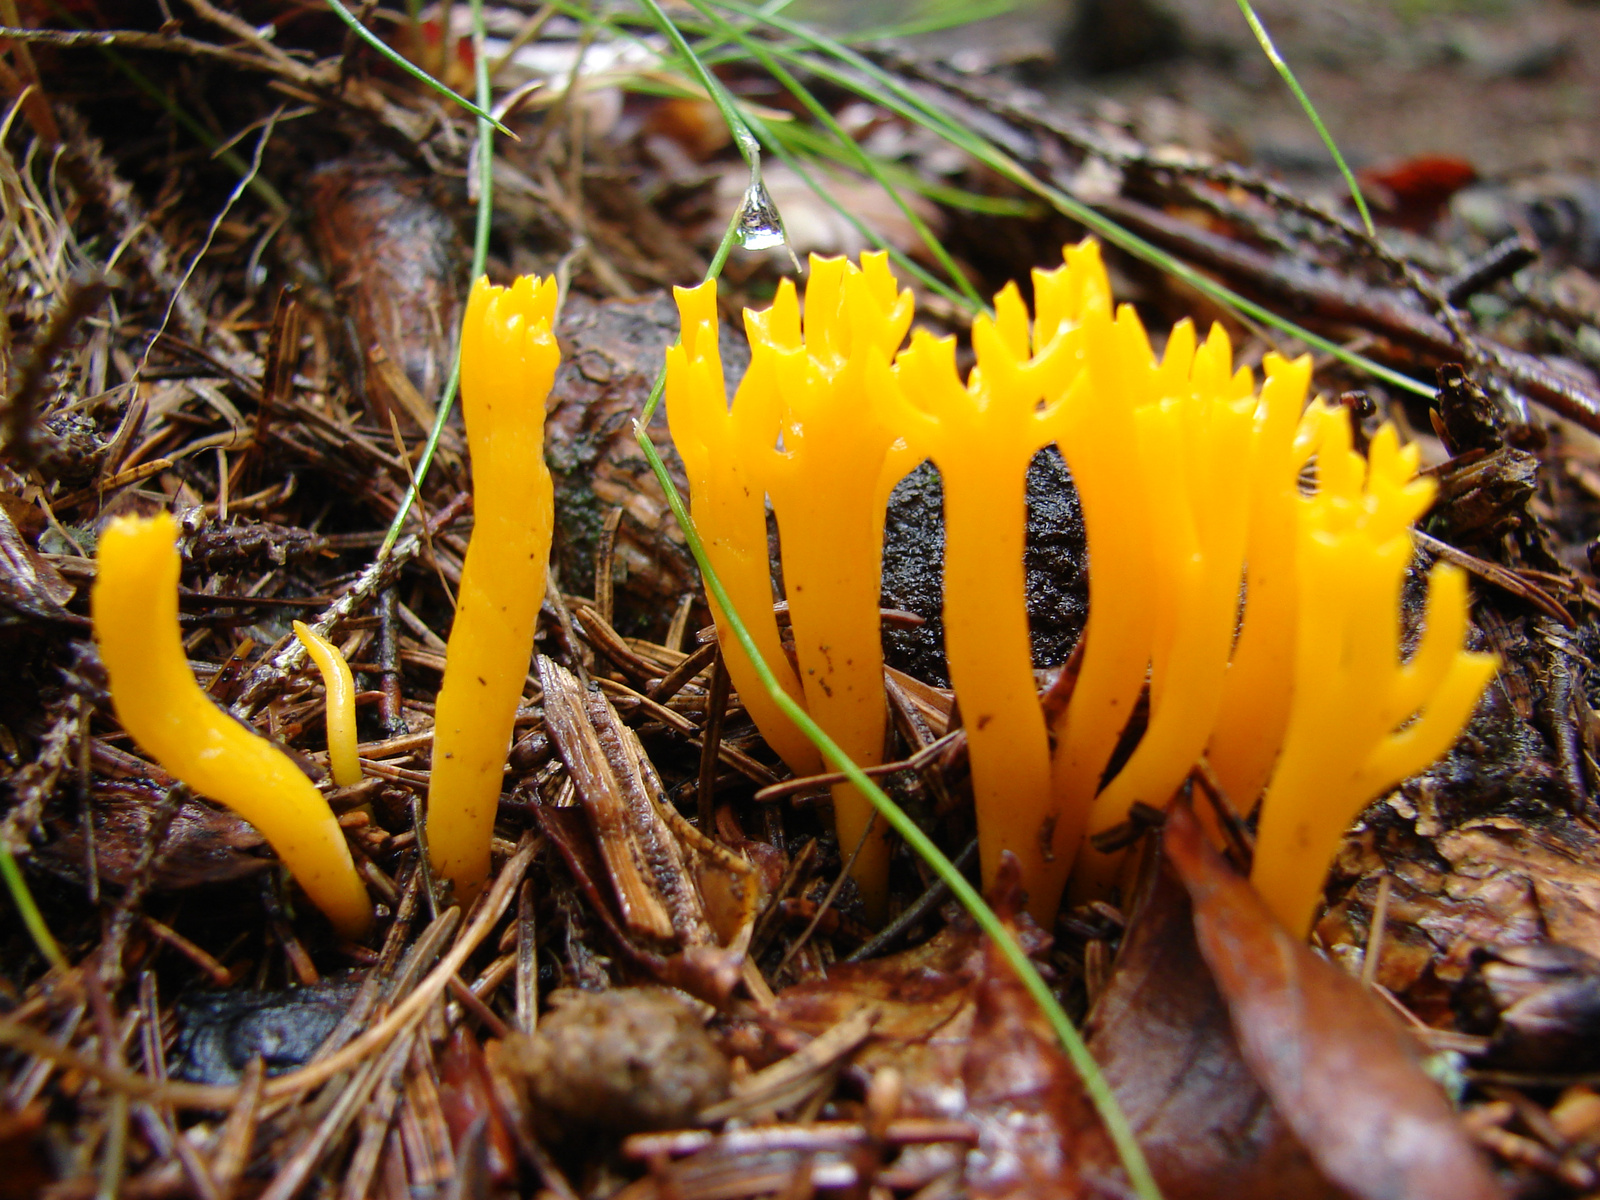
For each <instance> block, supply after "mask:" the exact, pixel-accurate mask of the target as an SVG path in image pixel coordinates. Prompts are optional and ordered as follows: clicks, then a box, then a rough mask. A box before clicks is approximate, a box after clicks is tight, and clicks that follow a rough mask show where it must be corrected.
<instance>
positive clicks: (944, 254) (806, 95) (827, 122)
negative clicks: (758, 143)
mask: <svg viewBox="0 0 1600 1200" xmlns="http://www.w3.org/2000/svg"><path fill="white" fill-rule="evenodd" d="M646 2H647V3H654V2H655V0H646ZM689 3H690V4H692V5H693V6H694V8H695V9H696V10H697V11H699V12H700V13H701V15H702V16H704V17H705V18H706V19H707V20H709V21H713V22H715V23H716V24H717V25H718V27H719V32H722V33H723V34H724V35H726V36H728V37H730V38H732V39H733V40H734V41H735V42H737V43H738V45H739V46H740V47H741V48H742V49H744V50H745V51H747V52H748V53H749V54H751V55H752V56H754V57H755V59H756V61H757V62H759V63H760V64H761V66H762V67H763V68H764V69H765V70H766V71H767V72H768V73H769V74H770V75H771V76H772V77H773V78H774V79H776V80H777V81H778V82H779V83H780V84H781V85H782V86H783V87H784V88H785V89H786V90H787V91H788V92H789V94H790V95H792V96H794V97H795V99H797V100H799V101H800V103H801V104H802V105H804V106H805V109H806V111H807V112H809V113H810V114H811V115H812V117H813V118H814V119H815V120H816V121H817V123H818V124H820V125H821V126H822V127H823V128H824V129H826V130H827V131H828V132H829V133H830V134H832V135H833V137H834V139H835V141H836V143H837V145H838V147H839V148H840V149H841V150H843V151H844V153H845V155H846V156H847V157H849V158H851V159H853V160H854V163H855V166H856V167H857V168H858V169H860V170H861V171H863V172H865V173H866V174H867V175H869V176H870V177H871V178H872V180H873V182H874V183H876V184H877V185H878V186H879V187H881V188H882V189H883V190H884V193H885V194H886V195H887V196H888V197H889V199H890V200H891V201H892V202H893V203H894V205H895V207H896V208H898V209H899V210H900V214H901V215H902V216H903V217H905V219H906V220H907V221H908V222H910V224H911V228H912V229H913V230H915V232H916V234H917V236H918V237H919V238H920V239H921V240H922V244H923V245H924V246H926V247H927V248H928V252H929V253H930V254H932V255H933V256H934V258H935V259H936V260H937V261H938V263H939V266H940V267H942V268H943V269H944V272H945V274H946V275H948V276H949V277H950V279H951V281H952V282H953V283H954V284H955V285H956V287H957V288H959V289H960V290H961V292H962V293H963V294H964V295H965V296H966V298H967V300H968V302H970V303H971V304H972V305H974V306H976V307H979V308H981V307H983V303H984V300H983V297H982V296H980V295H979V294H978V290H977V289H976V288H975V287H973V286H972V281H971V280H970V279H968V278H967V277H966V274H965V273H964V272H963V271H962V270H961V269H960V268H959V267H957V266H956V264H955V260H954V259H952V258H951V257H950V253H949V251H947V250H946V249H945V247H944V243H943V242H941V241H940V240H939V239H938V238H937V237H936V236H934V233H933V231H932V230H931V229H929V228H928V225H927V222H925V221H924V220H923V219H922V217H921V216H920V215H919V214H918V213H917V211H916V210H915V209H913V208H912V207H911V205H910V204H909V203H907V201H906V198H905V197H904V196H903V195H902V194H901V193H900V189H899V188H898V187H896V186H895V185H894V183H893V182H891V181H890V179H889V178H888V176H887V175H886V174H885V172H884V170H883V167H882V164H881V163H879V162H878V161H877V160H876V159H874V158H873V157H872V156H871V155H870V154H868V153H867V152H866V151H864V150H862V149H861V147H860V146H859V145H857V144H856V141H855V139H854V138H852V137H851V136H850V135H849V134H847V133H845V131H844V130H843V129H842V128H841V127H840V125H839V122H838V121H836V120H834V117H833V114H832V113H831V112H829V111H828V109H827V107H826V106H825V105H823V104H822V102H821V101H819V100H818V99H817V98H816V97H815V96H814V95H812V94H811V91H810V89H809V88H807V87H806V86H805V85H804V84H802V83H801V82H800V81H799V80H798V79H796V78H795V77H794V75H792V74H791V73H790V72H789V71H788V69H787V68H786V67H784V65H783V64H782V63H781V62H779V61H778V59H777V58H776V57H775V56H774V55H773V54H772V53H771V52H769V51H768V50H767V49H766V47H764V46H763V45H762V44H761V42H760V41H759V40H757V39H755V38H752V37H750V36H749V35H748V34H746V33H745V32H744V31H742V30H740V29H738V28H736V27H735V26H734V25H732V24H731V23H730V22H728V21H727V20H726V19H725V18H723V17H722V16H720V15H719V14H717V13H716V12H714V11H713V10H712V9H711V6H710V5H709V4H708V3H706V0H689Z"/></svg>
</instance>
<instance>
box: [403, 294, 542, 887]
mask: <svg viewBox="0 0 1600 1200" xmlns="http://www.w3.org/2000/svg"><path fill="white" fill-rule="evenodd" d="M555 307H556V282H555V280H554V279H553V278H550V279H543V280H541V279H538V278H536V277H534V276H531V275H525V276H523V277H521V278H520V279H518V280H516V282H515V283H513V284H512V285H511V286H510V287H496V286H494V285H492V284H491V283H490V282H489V281H488V280H487V279H479V280H478V281H477V282H476V283H474V284H473V285H472V292H471V294H470V296H469V297H468V298H467V311H466V316H465V319H464V323H463V325H462V331H461V409H462V415H463V417H464V418H465V420H466V426H467V446H468V449H469V451H470V452H471V456H472V503H473V529H472V540H471V541H470V542H469V543H468V545H467V555H466V559H465V561H464V563H463V565H462V569H461V589H460V596H459V599H458V601H457V605H456V617H455V623H454V625H452V626H451V629H450V639H449V643H448V645H447V646H446V653H445V669H444V682H443V683H442V684H441V686H440V688H439V695H438V698H437V700H436V702H435V707H434V734H433V767H432V771H431V772H430V775H429V781H428V821H427V834H428V854H429V858H430V861H431V862H432V865H433V868H434V870H435V871H436V872H437V873H438V874H439V875H440V876H441V877H443V878H445V879H448V880H450V881H451V882H452V883H453V884H454V885H455V890H456V898H457V900H458V901H459V902H461V903H463V904H465V903H469V902H470V901H471V900H472V899H473V898H474V897H476V895H477V894H478V892H479V890H480V889H481V888H482V887H483V884H484V881H485V880H487V879H488V877H489V847H490V842H491V840H492V839H493V835H494V819H495V814H496V811H497V810H498V807H499V801H500V787H501V782H502V776H503V775H504V772H505V765H506V756H507V754H508V753H509V752H510V748H511V731H512V727H513V725H514V724H515V721H516V715H517V706H518V704H519V703H520V701H521V697H522V691H523V688H524V686H525V685H526V681H527V677H528V667H529V663H530V662H531V660H532V657H533V634H534V626H535V624H536V623H537V621H538V617H539V606H540V605H541V604H542V603H543V602H544V589H545V573H546V568H547V566H548V564H549V561H550V538H551V531H552V529H553V526H554V521H555V502H554V487H553V484H552V482H551V479H550V471H549V468H547V467H546V466H545V461H544V403H545V397H546V396H548V395H549V393H550V386H551V384H552V382H553V381H554V379H555V372H556V366H557V364H558V363H559V362H560V358H561V354H560V351H559V349H558V348H557V346H556V340H555V335H554V333H553V332H552V326H553V323H554V320H555Z"/></svg>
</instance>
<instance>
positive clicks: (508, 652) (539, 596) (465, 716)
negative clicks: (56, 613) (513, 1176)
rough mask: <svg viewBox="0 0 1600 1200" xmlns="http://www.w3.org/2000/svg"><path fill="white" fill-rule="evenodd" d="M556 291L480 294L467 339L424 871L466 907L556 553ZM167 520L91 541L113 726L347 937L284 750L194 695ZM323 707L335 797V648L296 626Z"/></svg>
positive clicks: (338, 890) (482, 873)
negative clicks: (263, 850) (227, 814)
mask: <svg viewBox="0 0 1600 1200" xmlns="http://www.w3.org/2000/svg"><path fill="white" fill-rule="evenodd" d="M555 302H556V287H555V281H554V280H543V281H541V280H538V279H535V278H532V277H524V278H521V279H519V280H517V281H516V282H515V283H514V284H513V285H512V286H511V287H509V288H501V287H495V286H492V285H491V284H490V283H489V282H488V281H487V280H483V279H480V280H479V281H478V282H477V283H476V284H475V285H474V286H473V289H472V294H471V296H470V298H469V300H468V304H467V316H466V323H465V326H464V328H463V331H462V349H461V398H462V408H463V410H464V413H465V419H466V425H467V441H468V447H469V449H470V451H471V455H472V474H473V494H474V504H475V512H476V521H475V525H474V531H473V537H472V540H471V542H470V544H469V546H468V549H467V557H466V562H465V564H464V566H463V569H462V574H461V594H460V597H459V601H458V607H457V612H456V620H455V624H454V625H453V626H452V627H451V632H450V642H449V647H448V655H447V663H446V668H445V676H444V683H443V685H442V687H441V688H440V692H439V696H438V701H437V704H436V705H435V733H434V750H433V771H432V774H431V777H430V786H429V792H428V822H427V835H428V843H429V855H430V859H431V862H432V865H433V867H434V869H435V871H436V872H437V873H438V874H439V875H440V876H441V877H442V878H445V879H448V880H449V881H451V883H453V884H454V887H455V892H456V896H457V899H459V900H461V901H463V902H466V901H470V900H471V899H472V898H473V897H474V896H475V895H476V894H477V892H478V891H479V890H480V889H481V888H482V886H483V882H484V880H485V879H486V878H487V876H488V873H489V850H490V841H491V838H492V836H493V832H494V817H495V809H496V806H497V804H498V801H499V795H500V785H501V776H502V774H503V772H504V770H505V763H506V757H507V754H508V752H509V750H510V746H511V730H512V725H513V722H514V721H515V719H516V714H517V707H518V705H519V703H520V701H521V697H522V691H523V687H524V684H525V681H526V679H527V672H528V662H529V659H530V658H531V656H532V653H533V634H534V625H535V622H536V621H537V618H538V615H539V606H540V604H541V603H542V601H543V598H544V585H545V569H546V564H547V562H548V560H549V556H550V536H551V528H552V523H553V515H552V513H553V491H552V486H551V480H550V473H549V471H548V469H546V467H545V464H544V402H545V397H546V396H547V395H548V394H549V391H550V385H551V382H552V381H553V379H554V377H555V369H556V365H557V363H558V362H559V359H560V355H559V352H558V350H557V348H556V343H555V338H554V336H553V335H552V333H551V326H552V324H553V321H554V317H555ZM179 567H180V561H179V555H178V549H177V523H176V522H175V521H174V520H173V518H172V517H171V516H170V515H169V514H166V513H161V514H158V515H156V516H154V517H149V518H140V517H124V518H121V519H118V520H116V521H113V522H112V523H111V524H110V525H109V526H108V527H107V529H106V530H105V532H104V534H103V535H102V536H101V539H100V550H99V562H98V573H97V577H96V582H95V587H94V593H93V596H92V599H91V607H92V610H93V616H94V627H95V636H96V638H97V639H98V641H99V643H100V654H101V658H102V659H103V660H104V662H105V665H106V671H107V673H108V674H109V676H110V681H111V699H112V705H113V707H114V708H115V710H116V714H117V719H118V720H119V721H120V722H121V723H122V726H123V728H124V729H125V730H127V732H128V734H129V735H130V736H131V737H132V738H133V740H134V742H135V743H136V744H137V745H138V746H139V747H140V749H142V750H143V751H144V752H145V753H146V754H149V755H150V756H151V757H152V758H154V759H155V760H156V761H157V762H158V763H160V764H161V766H162V767H164V768H165V769H166V770H167V771H169V772H170V773H171V774H172V775H173V776H175V777H176V778H177V779H179V780H180V781H182V782H183V783H184V784H186V785H187V786H188V787H190V788H192V789H193V790H194V791H195V792H197V793H199V794H200V795H202V796H206V797H208V798H210V799H212V800H216V801H218V802H220V803H222V804H225V805H227V806H228V807H229V808H231V809H232V810H233V811H234V812H236V813H238V814H239V815H240V816H241V817H243V818H244V819H245V820H247V821H249V822H250V823H251V824H252V825H254V826H255V827H256V828H257V829H258V830H259V831H260V833H261V835H262V836H263V837H264V838H266V840H267V842H268V844H269V845H271V846H272V848H273V850H274V851H276V852H277V855H278V857H279V859H280V860H281V861H282V862H283V864H284V865H285V866H286V867H287V868H288V869H289V870H290V871H291V872H292V873H293V875H294V877H295V878H296V879H297V880H298V881H299V883H300V886H301V887H302V888H303V889H304V890H305V893H306V895H307V896H308V897H309V898H310V899H311V901H312V903H313V904H315V905H316V906H317V907H318V908H320V909H321V910H322V912H323V913H324V914H325V915H326V916H327V917H328V919H329V921H330V922H331V923H332V924H333V926H334V928H335V929H336V930H337V931H338V932H339V933H341V934H342V935H344V936H346V937H351V938H359V937H361V936H363V935H364V934H365V933H366V932H367V930H368V928H369V926H370V925H371V921H372V903H371V901H370V900H369V898H368V896H367V892H366V889H365V887H364V886H363V884H362V882H361V877H360V875H359V873H358V872H357V870H356V867H355V864H354V862H353V861H352V858H351V854H350V848H349V846H348V845H347V844H346V842H345V840H344V836H343V833H342V832H341V831H340V828H339V824H338V821H337V820H336V819H335V817H334V815H333V811H332V809H331V808H330V807H329V804H328V802H327V800H326V799H325V798H324V797H323V795H322V793H321V792H319V791H318V790H317V788H316V786H315V785H314V784H313V783H312V782H311V780H310V779H308V778H307V777H306V775H305V773H304V772H302V771H301V770H300V768H299V767H298V766H296V765H295V763H294V761H293V760H292V759H291V758H290V757H289V756H288V755H287V754H285V753H284V752H283V751H282V750H281V749H279V748H278V747H276V746H274V745H273V744H272V743H271V742H269V741H268V740H267V739H266V738H264V737H262V736H261V735H260V734H258V733H256V732H254V731H253V730H251V729H250V728H248V727H247V726H246V725H244V724H243V723H241V722H239V721H236V720H234V719H233V718H232V717H231V716H229V715H228V714H227V713H225V712H224V711H223V710H222V709H221V708H219V707H218V706H217V704H216V703H215V702H213V700H212V699H211V698H210V697H209V696H208V695H207V694H206V693H205V691H204V690H203V689H201V687H200V685H199V684H198V683H197V682H196V681H195V678H194V675H193V673H192V672H191V670H190V668H189V664H188V660H187V657H186V655H185V653H184V648H183V641H182V637H181V634H180V632H179V627H178V573H179ZM295 634H296V636H297V637H298V638H299V639H300V642H301V644H302V645H303V646H304V647H305V648H306V651H307V653H308V654H309V655H310V656H311V658H312V660H313V661H314V662H315V663H316V665H317V666H318V668H319V669H320V671H321V672H322V676H323V680H324V683H325V687H326V690H327V696H328V705H327V707H328V757H329V765H330V769H331V772H332V775H333V779H334V782H335V783H336V784H338V785H340V786H347V785H349V784H352V783H355V782H357V781H358V780H359V779H360V777H361V766H360V760H359V758H358V757H357V754H356V729H355V689H354V683H353V681H352V678H351V675H350V668H349V665H348V664H347V663H346V662H345V661H344V657H343V655H341V654H340V653H339V650H338V648H337V647H335V646H334V645H333V644H332V643H331V642H329V641H327V640H326V639H325V638H323V637H321V636H320V635H319V634H317V633H315V632H314V631H312V630H311V629H310V628H308V627H307V626H305V625H303V624H301V623H299V622H296V623H295Z"/></svg>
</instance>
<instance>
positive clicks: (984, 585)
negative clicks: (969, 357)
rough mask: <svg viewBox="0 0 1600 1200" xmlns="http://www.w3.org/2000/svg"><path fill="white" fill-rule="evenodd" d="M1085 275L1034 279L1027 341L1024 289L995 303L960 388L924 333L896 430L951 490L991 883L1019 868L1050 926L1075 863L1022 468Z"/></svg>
mask: <svg viewBox="0 0 1600 1200" xmlns="http://www.w3.org/2000/svg"><path fill="white" fill-rule="evenodd" d="M1082 272H1083V268H1082V267H1079V268H1077V274H1075V273H1074V268H1073V267H1072V266H1066V267H1062V268H1061V269H1059V270H1057V271H1053V272H1048V273H1047V272H1035V273H1034V289H1035V293H1036V294H1038V295H1039V296H1040V297H1041V300H1040V308H1041V311H1046V312H1049V313H1050V318H1049V323H1048V324H1047V323H1046V321H1045V320H1041V321H1039V322H1037V323H1036V324H1035V326H1034V329H1033V331H1032V334H1031V337H1030V331H1029V328H1028V313H1027V309H1026V307H1025V306H1024V304H1023V302H1022V297H1021V296H1020V295H1019V294H1018V292H1017V289H1016V287H1015V286H1014V285H1013V286H1009V287H1007V288H1006V289H1005V290H1004V291H1002V292H1001V293H1000V294H999V295H998V296H996V297H995V316H994V318H993V319H991V318H988V317H979V318H978V319H977V320H976V321H975V322H974V323H973V327H972V344H973V349H974V351H975V354H976V357H977V365H976V366H975V367H974V368H973V370H972V372H971V375H970V376H969V378H968V380H967V382H966V384H965V385H963V384H962V382H961V379H960V376H959V375H958V374H957V372H956V366H955V342H954V340H953V339H949V338H945V339H940V340H936V339H934V338H933V337H931V336H929V335H928V334H926V333H923V332H919V333H918V334H917V336H916V337H915V338H914V339H913V340H912V344H911V346H910V348H909V349H907V350H906V351H905V352H904V353H902V354H901V355H900V359H899V365H898V372H897V373H898V375H899V380H900V384H901V389H902V392H903V396H904V399H903V400H902V402H901V403H902V405H903V415H902V418H901V420H902V424H903V427H904V429H905V436H906V441H907V443H908V444H909V447H910V449H911V450H912V451H913V452H914V454H915V457H917V458H921V457H924V456H926V457H928V458H931V459H932V460H933V462H934V464H935V465H936V466H937V467H938V468H939V475H940V479H941V481H942V484H943V489H944V532H945V553H944V637H945V655H946V658H947V660H948V662H949V664H950V681H951V683H952V684H953V685H954V687H955V691H956V695H957V696H958V697H959V698H960V703H961V721H962V725H963V727H964V728H965V730H966V736H967V751H968V757H969V759H970V762H971V764H972V790H973V795H974V799H975V802H976V809H977V818H978V844H979V846H980V848H981V852H982V861H983V876H984V879H985V880H986V881H990V880H993V878H994V875H995V872H996V870H997V869H998V868H999V864H1000V857H1001V855H1002V854H1003V853H1004V852H1005V851H1007V850H1010V851H1012V852H1013V853H1015V854H1016V855H1017V856H1018V858H1019V859H1020V860H1021V862H1022V867H1023V878H1024V880H1025V881H1026V884H1027V888H1028V902H1029V908H1030V910H1031V911H1032V912H1033V914H1034V916H1035V917H1037V918H1039V919H1040V920H1041V921H1044V922H1047V923H1048V922H1049V921H1050V920H1051V919H1052V918H1053V916H1054V913H1055V909H1056V905H1057V904H1058V903H1059V901H1060V893H1061V884H1062V882H1063V881H1064V879H1065V873H1066V869H1067V867H1068V866H1070V865H1071V854H1070V848H1071V847H1074V846H1075V845H1076V843H1075V842H1073V843H1068V844H1067V848H1068V850H1069V852H1068V853H1067V854H1064V855H1061V856H1059V857H1058V856H1057V854H1056V849H1057V847H1056V844H1055V842H1054V834H1055V829H1056V824H1057V818H1056V815H1055V813H1054V811H1053V808H1052V803H1051V794H1050V742H1049V734H1048V731H1047V730H1046V728H1045V719H1044V712H1043V709H1042V708H1041V707H1040V704H1039V696H1038V688H1037V685H1036V683H1035V680H1034V674H1033V652H1032V645H1031V641H1030V638H1029V634H1028V609H1027V579H1026V575H1025V572H1024V555H1025V552H1026V548H1027V547H1026V538H1027V472H1028V463H1029V462H1030V461H1031V460H1032V458H1033V456H1034V455H1035V454H1036V453H1037V452H1038V451H1039V450H1040V449H1041V448H1043V447H1044V446H1047V445H1049V444H1050V442H1052V441H1053V440H1054V439H1055V419H1056V415H1057V414H1056V408H1057V406H1058V405H1060V404H1061V403H1062V402H1063V397H1064V396H1065V395H1066V393H1067V388H1068V385H1069V383H1070V381H1071V379H1072V378H1073V376H1074V375H1075V374H1076V373H1077V371H1078V369H1079V366H1080V361H1081V345H1080V343H1081V338H1080V333H1081V330H1079V329H1078V328H1077V326H1076V324H1075V323H1074V322H1072V321H1071V320H1070V319H1069V316H1070V315H1076V314H1069V312H1068V310H1069V309H1070V303H1069V302H1068V301H1067V300H1066V299H1064V297H1063V293H1079V292H1081V291H1082V283H1083V280H1082V278H1081V275H1082Z"/></svg>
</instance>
